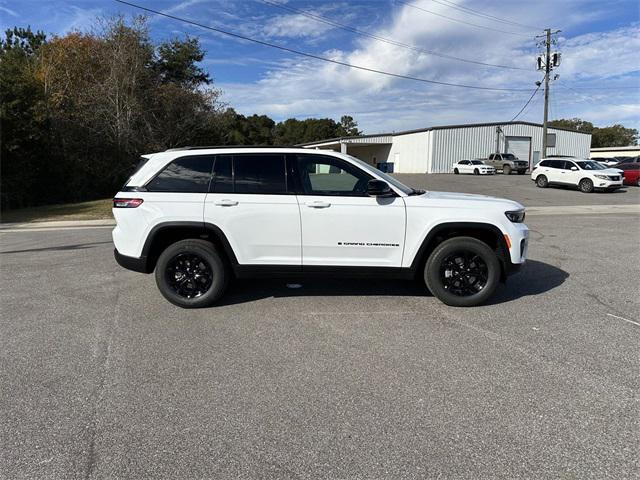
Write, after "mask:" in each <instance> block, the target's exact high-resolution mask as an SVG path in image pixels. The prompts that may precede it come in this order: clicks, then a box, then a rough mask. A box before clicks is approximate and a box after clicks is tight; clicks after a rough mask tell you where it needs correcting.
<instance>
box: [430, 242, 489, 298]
mask: <svg viewBox="0 0 640 480" xmlns="http://www.w3.org/2000/svg"><path fill="white" fill-rule="evenodd" d="M488 279H489V268H488V267H487V264H486V263H485V261H484V260H483V259H482V257H480V256H479V255H477V254H476V253H474V252H471V251H469V250H460V251H458V252H453V253H451V254H449V255H447V256H446V257H445V258H444V259H443V260H442V262H441V263H440V281H441V282H442V286H443V287H444V289H445V290H446V291H448V292H451V293H452V294H454V295H456V296H458V297H469V296H471V295H475V294H476V293H478V292H480V291H481V290H482V289H483V288H484V287H486V286H487V282H488Z"/></svg>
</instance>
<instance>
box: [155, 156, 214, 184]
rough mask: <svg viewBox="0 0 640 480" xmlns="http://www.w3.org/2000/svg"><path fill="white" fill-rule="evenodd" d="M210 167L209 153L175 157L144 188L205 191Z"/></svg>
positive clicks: (211, 159) (209, 177) (208, 180)
mask: <svg viewBox="0 0 640 480" xmlns="http://www.w3.org/2000/svg"><path fill="white" fill-rule="evenodd" d="M212 167H213V156H210V155H197V156H191V157H181V158H177V159H175V160H174V161H172V162H171V163H170V164H169V165H167V166H166V167H165V168H164V169H163V170H162V171H161V172H160V173H159V174H158V175H156V176H155V177H154V178H153V179H151V180H150V181H149V182H148V183H147V185H146V188H147V190H148V191H150V192H180V193H206V192H207V191H208V190H209V182H210V180H211V168H212Z"/></svg>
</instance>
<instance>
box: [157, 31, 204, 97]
mask: <svg viewBox="0 0 640 480" xmlns="http://www.w3.org/2000/svg"><path fill="white" fill-rule="evenodd" d="M204 55H205V53H204V50H202V48H201V47H200V43H199V41H198V39H197V38H191V37H188V36H187V37H186V38H185V39H184V40H180V39H177V38H175V39H173V40H170V41H168V42H164V43H162V44H160V45H159V46H158V48H157V50H156V55H155V58H154V60H153V65H152V68H153V70H154V71H155V72H156V74H157V76H158V79H159V80H160V81H161V82H163V83H177V84H180V85H184V86H186V87H188V88H191V87H197V86H200V85H209V84H210V83H211V77H210V76H209V74H208V73H207V72H205V71H204V70H203V69H202V68H201V67H199V66H198V65H197V63H198V62H201V61H202V60H203V59H204Z"/></svg>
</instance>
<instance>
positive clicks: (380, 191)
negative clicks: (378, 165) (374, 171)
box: [367, 179, 393, 197]
mask: <svg viewBox="0 0 640 480" xmlns="http://www.w3.org/2000/svg"><path fill="white" fill-rule="evenodd" d="M367 194H368V195H369V196H371V197H391V196H393V190H391V187H390V186H389V184H388V183H387V182H384V181H382V180H375V179H374V180H369V182H367Z"/></svg>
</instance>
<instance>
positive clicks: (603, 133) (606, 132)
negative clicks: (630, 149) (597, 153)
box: [591, 124, 638, 148]
mask: <svg viewBox="0 0 640 480" xmlns="http://www.w3.org/2000/svg"><path fill="white" fill-rule="evenodd" d="M591 135H592V136H591V146H592V147H594V148H597V147H627V146H630V145H637V144H638V130H636V129H635V128H625V127H623V126H622V125H618V124H616V125H612V126H611V127H602V128H600V127H595V128H594V129H593V132H592V134H591Z"/></svg>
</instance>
